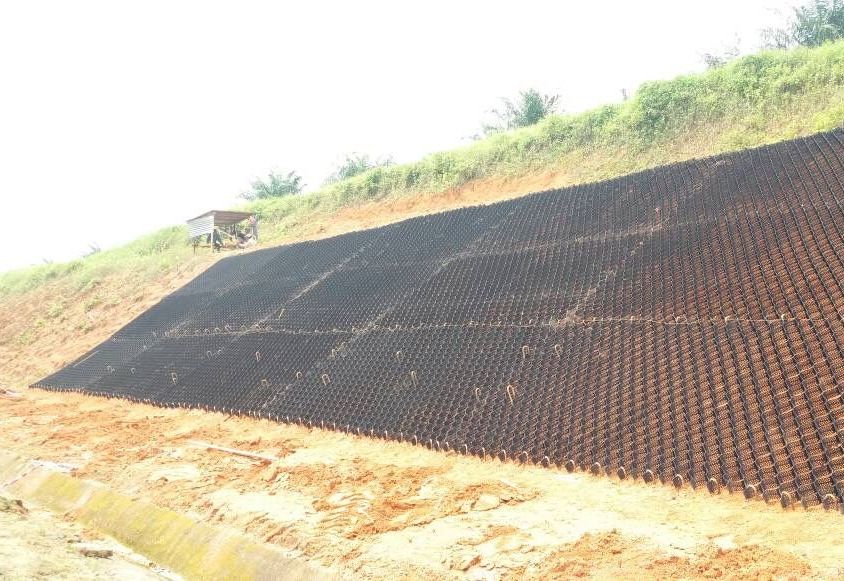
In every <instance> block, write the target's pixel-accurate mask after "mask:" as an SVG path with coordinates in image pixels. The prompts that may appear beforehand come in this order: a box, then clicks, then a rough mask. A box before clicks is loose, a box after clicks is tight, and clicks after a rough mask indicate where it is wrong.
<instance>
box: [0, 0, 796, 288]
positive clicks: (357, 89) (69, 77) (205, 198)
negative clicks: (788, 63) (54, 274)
mask: <svg viewBox="0 0 844 581" xmlns="http://www.w3.org/2000/svg"><path fill="white" fill-rule="evenodd" d="M798 3H799V2H797V1H796V0H741V1H736V0H729V1H728V0H706V1H700V0H698V1H695V2H686V1H681V0H673V1H661V0H653V1H648V0H641V1H637V2H630V1H620V2H613V1H604V2H580V1H578V2H573V1H569V2H562V1H561V2H538V1H533V0H519V1H518V2H515V1H514V2H494V1H490V0H487V1H485V2H469V1H466V2H460V1H458V0H450V1H443V2H441V1H438V0H428V1H425V2H374V1H367V0H358V1H356V2H322V1H319V0H310V1H307V2H250V1H248V0H241V1H237V2H235V1H231V2H212V1H175V0H169V1H164V2H159V1H155V0H151V1H150V0H148V1H144V2H140V1H137V2H129V1H125V2H114V1H106V2H90V1H85V0H77V1H74V2H67V1H65V0H59V1H53V2H48V1H39V0H19V1H18V0H0V215H3V216H4V217H5V219H4V220H3V231H4V232H5V236H3V237H2V242H0V271H2V270H7V269H10V268H17V267H22V266H26V265H29V264H39V263H42V262H43V261H45V260H50V261H64V260H69V259H72V258H75V257H77V256H80V255H81V254H82V253H83V252H85V251H86V250H87V249H88V246H89V244H97V245H98V246H100V247H102V248H108V247H112V246H115V245H118V244H121V243H125V242H128V241H130V240H132V239H134V238H136V237H138V236H139V235H142V234H145V233H148V232H151V231H154V230H155V229H157V228H160V227H163V226H167V225H171V224H177V223H181V222H184V221H185V220H186V219H188V218H191V217H193V216H195V215H197V214H200V213H202V212H204V211H206V210H209V209H225V208H228V207H231V206H233V205H235V204H237V203H238V199H237V196H238V194H239V193H240V192H243V191H244V190H246V189H248V187H249V183H250V182H251V181H252V180H254V179H255V178H257V177H262V176H266V174H267V173H269V172H270V171H284V172H287V171H290V170H295V171H297V172H298V173H299V174H301V175H302V176H304V178H305V182H306V183H307V188H306V189H316V188H318V187H319V185H320V184H321V183H322V182H323V180H324V179H325V178H326V177H327V176H328V175H329V174H330V173H331V171H332V170H333V169H334V168H335V167H336V165H337V163H339V161H341V160H342V159H343V157H344V155H345V154H347V153H351V152H360V153H366V154H369V155H371V156H373V157H381V156H387V155H390V156H392V157H393V159H394V160H396V161H398V162H407V161H413V160H415V159H418V158H420V157H422V156H424V155H425V154H427V153H431V152H434V151H439V150H444V149H450V148H453V147H456V146H460V145H463V144H466V143H467V141H468V138H469V136H471V135H474V134H476V133H477V132H478V130H479V128H480V126H481V124H482V122H483V121H484V120H485V119H487V118H488V114H489V111H490V110H491V109H492V108H494V107H496V106H498V105H499V104H500V99H501V98H502V97H512V96H515V95H516V94H517V93H518V91H520V90H523V89H526V88H530V87H534V88H537V89H539V90H540V91H542V92H545V93H552V94H559V95H560V96H561V103H562V106H563V107H564V108H565V110H566V111H568V112H576V111H580V110H584V109H588V108H591V107H594V106H597V105H600V104H603V103H608V102H615V101H620V100H621V96H622V93H621V91H622V89H626V90H627V92H628V93H629V94H632V93H633V92H634V90H635V88H636V87H637V86H638V85H639V84H641V83H642V82H643V81H647V80H653V79H669V78H672V77H675V76H677V75H679V74H684V73H688V72H694V71H698V70H701V69H703V63H702V55H703V54H704V53H706V52H718V51H723V50H724V49H726V48H728V47H730V46H732V45H735V44H736V43H737V42H738V43H739V47H740V48H741V50H742V51H743V52H753V51H754V50H756V49H757V48H758V45H759V40H758V39H759V31H760V30H761V29H762V28H765V27H767V26H771V25H778V24H781V23H782V22H784V21H785V19H786V18H787V17H788V15H789V14H790V13H791V9H790V7H791V6H794V5H795V4H798Z"/></svg>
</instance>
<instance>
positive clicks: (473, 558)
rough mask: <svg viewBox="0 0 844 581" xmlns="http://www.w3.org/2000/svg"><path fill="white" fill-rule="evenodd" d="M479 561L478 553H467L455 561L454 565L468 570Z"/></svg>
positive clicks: (462, 569) (456, 567)
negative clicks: (467, 554)
mask: <svg viewBox="0 0 844 581" xmlns="http://www.w3.org/2000/svg"><path fill="white" fill-rule="evenodd" d="M480 562H481V556H480V555H478V554H474V555H469V556H467V557H465V558H463V559H461V560H459V561H457V563H456V565H455V566H454V568H455V569H458V570H460V571H468V570H469V569H471V568H472V567H474V566H475V565H477V564H478V563H480Z"/></svg>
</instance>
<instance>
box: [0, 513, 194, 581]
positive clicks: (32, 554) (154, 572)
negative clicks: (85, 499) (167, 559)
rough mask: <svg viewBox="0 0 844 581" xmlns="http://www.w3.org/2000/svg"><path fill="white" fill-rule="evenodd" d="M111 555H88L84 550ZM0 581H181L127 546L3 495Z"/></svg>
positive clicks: (0, 520) (0, 534) (0, 514)
mask: <svg viewBox="0 0 844 581" xmlns="http://www.w3.org/2000/svg"><path fill="white" fill-rule="evenodd" d="M89 549H93V550H96V551H104V550H105V551H110V552H111V556H108V557H106V556H105V553H101V554H100V556H86V555H85V554H83V551H85V550H89ZM0 579H10V580H11V579H80V580H87V579H125V580H133V581H152V580H162V579H171V580H173V579H179V577H177V576H175V575H173V574H172V573H169V572H167V571H165V570H163V569H160V568H158V567H156V566H155V565H153V564H152V563H149V562H148V561H146V560H145V559H144V558H143V557H141V556H140V555H137V554H135V553H133V552H132V551H129V550H128V549H126V548H125V547H123V546H121V545H119V544H117V543H115V542H114V541H112V540H110V539H106V538H103V537H101V536H100V535H98V534H97V533H96V532H94V531H90V530H86V529H84V528H82V527H81V526H79V525H78V524H76V523H73V522H68V521H66V520H64V519H61V518H59V517H57V516H55V515H52V514H50V513H48V512H46V511H44V510H40V509H38V508H37V507H34V506H30V505H26V504H23V503H21V502H20V501H16V500H15V499H12V498H8V497H5V496H0Z"/></svg>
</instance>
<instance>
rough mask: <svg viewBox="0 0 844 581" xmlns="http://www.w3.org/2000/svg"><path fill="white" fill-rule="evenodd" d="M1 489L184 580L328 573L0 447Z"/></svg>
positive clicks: (321, 575)
mask: <svg viewBox="0 0 844 581" xmlns="http://www.w3.org/2000/svg"><path fill="white" fill-rule="evenodd" d="M0 492H4V493H6V494H9V495H12V496H14V497H16V498H19V499H22V500H23V501H24V502H30V503H33V504H35V505H39V506H41V507H44V508H46V509H48V510H50V511H52V512H56V513H60V514H69V515H70V516H72V517H73V518H74V519H76V520H78V521H79V522H81V523H83V524H84V525H86V526H89V527H91V528H93V529H95V530H97V531H98V532H100V533H102V534H105V535H108V536H110V537H112V538H114V539H115V540H117V541H119V542H120V543H122V544H124V545H125V546H127V547H129V548H130V549H132V550H134V551H137V552H138V553H140V554H141V555H143V556H144V557H146V558H148V559H150V560H151V561H154V562H156V563H158V564H160V565H162V566H164V567H167V568H168V569H170V570H172V571H174V572H175V573H178V574H179V575H182V576H184V577H185V578H186V579H285V580H296V579H333V578H337V576H336V575H335V574H333V573H331V572H330V571H328V570H325V569H323V568H321V567H319V566H316V565H312V564H310V563H306V562H303V561H301V560H298V559H294V558H291V557H288V556H286V555H285V554H284V553H282V552H281V551H280V550H277V549H274V548H272V547H268V546H266V545H263V544H261V543H259V542H256V541H253V540H251V539H249V538H247V537H245V536H244V535H241V534H239V533H236V532H234V531H229V530H225V529H221V528H217V527H212V526H209V525H205V524H202V523H197V522H195V521H193V520H191V519H189V518H188V517H186V516H184V515H181V514H178V513H176V512H173V511H171V510H167V509H164V508H161V507H158V506H155V505H153V504H151V503H148V502H144V501H140V500H133V499H131V498H129V497H128V496H125V495H123V494H120V493H118V492H115V491H113V490H110V489H109V488H107V487H105V486H104V485H102V484H100V483H97V482H94V481H90V480H82V479H80V478H75V477H73V476H70V475H68V474H63V473H62V472H59V471H56V470H53V469H50V468H48V467H47V466H45V464H44V463H39V462H37V461H33V460H31V459H28V458H23V457H21V456H18V455H16V454H14V453H11V452H8V451H5V450H0Z"/></svg>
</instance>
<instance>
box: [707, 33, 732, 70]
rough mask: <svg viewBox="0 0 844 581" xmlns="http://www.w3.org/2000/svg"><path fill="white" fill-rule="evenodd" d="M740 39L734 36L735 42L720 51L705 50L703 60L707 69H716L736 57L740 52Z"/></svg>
mask: <svg viewBox="0 0 844 581" xmlns="http://www.w3.org/2000/svg"><path fill="white" fill-rule="evenodd" d="M740 45H741V39H739V38H738V36H736V39H735V42H733V44H732V45H730V46H727V47H725V48H724V49H723V50H721V51H720V52H707V53H705V54H704V55H703V62H704V64H705V65H706V68H707V69H717V68H718V67H723V66H724V65H725V64H727V63H728V62H730V61H731V60H733V59H735V58H738V56H739V55H740V54H741V48H740Z"/></svg>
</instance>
